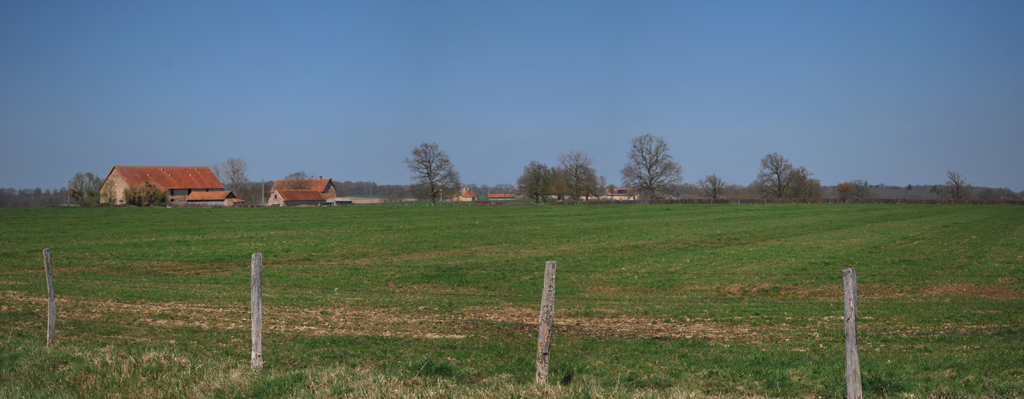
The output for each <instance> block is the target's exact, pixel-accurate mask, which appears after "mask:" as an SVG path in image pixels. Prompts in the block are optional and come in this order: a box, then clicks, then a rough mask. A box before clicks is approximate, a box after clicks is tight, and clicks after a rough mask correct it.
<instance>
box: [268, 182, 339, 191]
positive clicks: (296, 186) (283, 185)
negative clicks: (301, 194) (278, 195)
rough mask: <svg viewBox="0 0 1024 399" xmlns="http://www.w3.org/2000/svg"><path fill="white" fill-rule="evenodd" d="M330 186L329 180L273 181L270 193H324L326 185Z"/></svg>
mask: <svg viewBox="0 0 1024 399" xmlns="http://www.w3.org/2000/svg"><path fill="white" fill-rule="evenodd" d="M329 184H332V183H331V179H296V180H291V179H289V180H274V186H273V187H271V188H270V192H274V191H281V190H313V191H319V192H321V193H322V192H326V191H327V189H328V185H329Z"/></svg>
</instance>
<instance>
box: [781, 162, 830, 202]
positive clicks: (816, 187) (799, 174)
mask: <svg viewBox="0 0 1024 399" xmlns="http://www.w3.org/2000/svg"><path fill="white" fill-rule="evenodd" d="M811 175H813V173H811V172H808V171H807V168H805V167H803V166H799V167H795V168H792V169H790V170H789V187H788V188H787V189H786V193H785V196H786V197H789V198H821V197H822V191H821V181H820V180H818V179H812V178H811Z"/></svg>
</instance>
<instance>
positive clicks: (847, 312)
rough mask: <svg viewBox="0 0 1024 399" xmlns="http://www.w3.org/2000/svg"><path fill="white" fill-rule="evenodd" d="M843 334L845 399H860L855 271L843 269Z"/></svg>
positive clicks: (861, 393) (861, 396)
mask: <svg viewBox="0 0 1024 399" xmlns="http://www.w3.org/2000/svg"><path fill="white" fill-rule="evenodd" d="M843 320H844V321H845V323H844V324H845V325H844V330H843V332H844V333H845V335H846V398H847V399H862V398H863V397H864V392H863V391H862V390H861V384H860V354H859V351H858V349H857V271H855V270H853V268H852V267H848V268H845V269H843Z"/></svg>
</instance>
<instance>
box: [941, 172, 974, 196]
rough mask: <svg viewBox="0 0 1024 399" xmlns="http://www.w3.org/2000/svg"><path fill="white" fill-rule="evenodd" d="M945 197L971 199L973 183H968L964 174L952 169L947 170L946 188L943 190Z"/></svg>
mask: <svg viewBox="0 0 1024 399" xmlns="http://www.w3.org/2000/svg"><path fill="white" fill-rule="evenodd" d="M942 194H943V196H944V197H946V198H949V199H952V200H969V199H971V185H970V184H967V179H966V178H964V175H961V174H960V173H957V172H954V171H952V170H947V171H946V189H945V190H942Z"/></svg>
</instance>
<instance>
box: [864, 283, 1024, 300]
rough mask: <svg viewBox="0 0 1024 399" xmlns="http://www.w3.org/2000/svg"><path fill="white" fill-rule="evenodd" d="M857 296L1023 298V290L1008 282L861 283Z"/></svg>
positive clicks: (872, 297) (866, 297) (870, 297)
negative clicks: (1015, 288)
mask: <svg viewBox="0 0 1024 399" xmlns="http://www.w3.org/2000/svg"><path fill="white" fill-rule="evenodd" d="M857 290H858V296H859V297H860V298H865V299H893V298H905V299H909V298H914V297H918V296H922V295H927V296H947V297H963V298H974V299H996V300H1014V299H1024V292H1021V291H1015V290H1014V289H1013V288H1011V287H1010V286H1009V285H1008V284H1002V283H1000V284H992V285H977V284H942V285H935V286H930V287H905V286H896V285H889V284H862V285H860V286H859V287H858V288H857Z"/></svg>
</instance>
